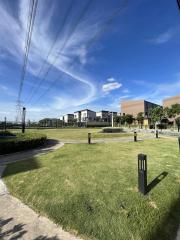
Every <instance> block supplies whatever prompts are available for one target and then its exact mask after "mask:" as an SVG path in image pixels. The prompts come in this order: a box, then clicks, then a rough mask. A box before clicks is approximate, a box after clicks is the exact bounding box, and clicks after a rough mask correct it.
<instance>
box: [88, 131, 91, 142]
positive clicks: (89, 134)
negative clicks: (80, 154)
mask: <svg viewBox="0 0 180 240" xmlns="http://www.w3.org/2000/svg"><path fill="white" fill-rule="evenodd" d="M88 144H91V133H88Z"/></svg>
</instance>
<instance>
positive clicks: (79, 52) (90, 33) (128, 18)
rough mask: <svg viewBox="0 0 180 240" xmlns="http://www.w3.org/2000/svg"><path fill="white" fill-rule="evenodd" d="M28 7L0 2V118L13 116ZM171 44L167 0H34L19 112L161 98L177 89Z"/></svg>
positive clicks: (21, 0)
mask: <svg viewBox="0 0 180 240" xmlns="http://www.w3.org/2000/svg"><path fill="white" fill-rule="evenodd" d="M28 6H29V0H14V1H12V0H5V1H0V93H1V94H0V120H3V118H4V116H7V118H8V119H9V120H14V119H15V115H16V111H15V110H16V101H17V96H18V91H19V85H20V76H21V71H22V63H23V56H24V46H25V45H24V44H25V38H26V32H27V25H28ZM66 16H67V18H66V21H65V17H66ZM58 33H59V34H58ZM56 36H58V38H57V40H56V42H55V39H56ZM54 42H55V44H54V46H53V45H52V44H53V43H54ZM52 46H53V47H52ZM50 49H51V51H50ZM179 50H180V11H179V10H178V8H177V4H176V1H175V0H174V1H172V0H166V1H164V0H158V1H152V0H136V1H133V0H127V1H126V0H101V1H100V0H92V1H91V0H84V1H82V0H67V1H64V0H39V2H38V6H37V13H36V18H35V23H34V28H33V33H32V41H31V46H30V52H29V59H28V65H27V71H26V76H25V79H24V84H23V89H22V95H21V101H22V104H23V105H24V106H26V107H27V118H28V119H31V120H38V119H40V118H43V117H60V115H62V114H64V113H71V112H74V111H76V110H79V109H82V108H90V109H93V110H102V109H105V110H106V109H107V110H115V111H118V112H119V111H120V105H119V103H120V102H121V101H122V100H125V99H146V100H149V101H153V102H156V103H161V101H162V99H163V98H165V97H169V96H172V95H175V94H178V93H180V54H179ZM48 55H49V56H48ZM47 56H48V58H47ZM45 59H46V61H45ZM52 63H53V65H52ZM47 72H48V73H47ZM45 75H46V76H45ZM40 82H42V84H40ZM32 93H33V95H32Z"/></svg>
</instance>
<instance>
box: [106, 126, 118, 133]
mask: <svg viewBox="0 0 180 240" xmlns="http://www.w3.org/2000/svg"><path fill="white" fill-rule="evenodd" d="M102 132H103V133H120V132H123V129H122V128H118V127H106V128H103V129H102Z"/></svg>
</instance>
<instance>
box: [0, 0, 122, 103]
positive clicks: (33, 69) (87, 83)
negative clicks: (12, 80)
mask: <svg viewBox="0 0 180 240" xmlns="http://www.w3.org/2000/svg"><path fill="white" fill-rule="evenodd" d="M18 3H19V6H18V7H17V9H16V10H17V14H12V11H10V9H9V7H7V4H6V3H5V2H1V3H0V15H1V18H2V19H3V21H1V22H0V48H2V49H3V53H4V52H5V53H6V54H3V55H2V56H1V55H0V60H2V57H3V58H4V57H6V58H8V59H9V58H11V60H13V61H15V62H16V63H18V64H20V65H21V64H22V59H23V54H24V42H25V36H26V30H27V23H28V22H27V21H28V4H29V1H27V0H19V1H18ZM56 4H57V2H54V4H52V3H51V1H47V4H44V3H43V1H39V3H38V10H37V15H36V19H35V25H34V29H33V35H32V42H31V48H30V55H29V63H28V71H29V72H30V73H31V74H33V75H36V74H37V73H38V72H39V70H40V69H41V67H42V63H43V61H44V59H45V58H46V56H47V53H48V50H49V49H50V48H51V46H52V43H53V41H54V35H55V34H56V33H55V32H53V31H52V29H51V27H52V23H53V21H54V20H53V16H54V15H55V14H56V13H57V8H56ZM47 5H48V6H49V7H48V12H47ZM84 5H85V4H84V3H83V4H82V7H83V6H84ZM64 6H65V4H64ZM80 11H81V9H80V8H78V11H75V12H73V13H72V14H71V15H69V16H70V17H69V18H68V20H67V22H66V24H65V25H64V26H62V32H60V35H59V38H58V40H57V42H56V44H55V45H54V48H53V49H52V52H51V54H50V55H49V57H48V59H47V64H46V68H47V65H48V64H51V63H53V64H54V68H55V69H56V75H58V74H59V75H60V76H61V77H62V75H61V74H62V72H63V75H64V76H66V77H68V76H70V77H71V79H73V81H77V84H79V92H80V90H81V88H82V92H83V91H84V92H85V93H86V94H78V96H79V99H78V100H77V101H76V104H77V105H81V104H85V103H88V102H90V101H92V100H93V99H94V98H95V97H96V85H95V84H94V81H93V80H92V77H91V76H90V74H88V73H87V72H85V73H83V77H81V75H82V73H81V72H80V69H81V68H80V66H84V65H86V64H88V63H89V59H91V58H90V57H89V51H90V49H89V46H91V44H90V43H91V42H93V39H95V40H96V38H95V36H96V35H97V33H98V32H99V31H100V30H101V28H102V26H103V24H104V20H105V19H106V18H107V17H108V15H109V13H108V11H107V12H106V11H104V12H103V14H101V13H98V14H94V13H93V12H92V14H90V12H86V13H85V17H84V18H82V19H81V21H80V22H79V23H78V24H77V26H76V27H73V24H74V22H76V19H77V17H78V15H81V13H80ZM45 13H46V15H47V13H48V15H47V16H46V18H44V15H45ZM62 14H65V9H64V11H63V12H62ZM58 15H60V14H59V13H58ZM15 16H16V17H15ZM72 28H74V31H72ZM54 31H55V30H54ZM56 31H57V30H56ZM89 33H91V34H89ZM12 36H13V37H12ZM60 49H61V51H60ZM57 56H58V57H57ZM55 59H56V60H55ZM54 68H53V69H54ZM43 70H44V71H45V69H43ZM44 71H43V72H44ZM41 76H43V74H41ZM61 77H60V78H61ZM26 81H27V79H26ZM112 87H113V86H112ZM112 87H111V88H112ZM114 87H115V88H117V87H119V85H117V84H116V86H115V85H114ZM26 88H28V84H26ZM43 88H44V86H42V89H40V90H43ZM110 90H112V89H110ZM54 97H55V96H53V97H52V103H53V101H54V99H55V98H54ZM68 97H69V96H66V95H65V94H64V98H65V99H66V107H67V106H68V104H70V101H69V100H68ZM57 99H58V96H56V101H57ZM74 101H75V99H74V100H73V102H74ZM70 105H72V104H70Z"/></svg>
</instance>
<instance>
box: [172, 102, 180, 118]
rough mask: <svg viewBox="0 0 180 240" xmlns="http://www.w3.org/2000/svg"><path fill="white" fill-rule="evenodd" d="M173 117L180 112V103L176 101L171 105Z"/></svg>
mask: <svg viewBox="0 0 180 240" xmlns="http://www.w3.org/2000/svg"><path fill="white" fill-rule="evenodd" d="M171 109H172V113H173V117H175V116H177V115H179V114H180V104H178V103H176V104H173V105H172V106H171Z"/></svg>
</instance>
